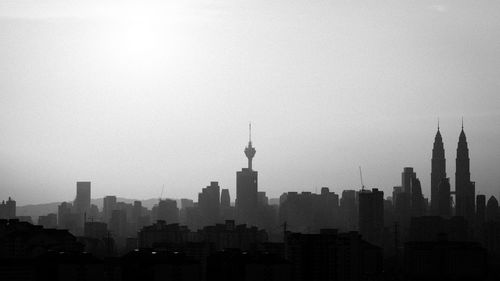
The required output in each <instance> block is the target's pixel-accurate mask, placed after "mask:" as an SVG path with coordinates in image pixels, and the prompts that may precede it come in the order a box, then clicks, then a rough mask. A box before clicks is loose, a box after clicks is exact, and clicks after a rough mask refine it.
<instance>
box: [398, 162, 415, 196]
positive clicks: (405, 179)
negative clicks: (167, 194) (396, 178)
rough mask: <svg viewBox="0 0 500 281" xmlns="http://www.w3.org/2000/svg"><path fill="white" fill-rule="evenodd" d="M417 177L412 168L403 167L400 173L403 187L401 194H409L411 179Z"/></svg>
mask: <svg viewBox="0 0 500 281" xmlns="http://www.w3.org/2000/svg"><path fill="white" fill-rule="evenodd" d="M416 177H417V174H416V173H415V172H414V171H413V168H412V167H405V168H404V169H403V172H402V173H401V186H402V187H403V192H406V193H411V184H412V182H413V179H415V178H416Z"/></svg>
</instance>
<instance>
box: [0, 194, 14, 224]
mask: <svg viewBox="0 0 500 281" xmlns="http://www.w3.org/2000/svg"><path fill="white" fill-rule="evenodd" d="M14 218H16V201H14V200H12V199H11V198H10V197H9V199H8V200H7V202H5V201H2V203H0V219H14Z"/></svg>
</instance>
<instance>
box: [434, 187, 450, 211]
mask: <svg viewBox="0 0 500 281" xmlns="http://www.w3.org/2000/svg"><path fill="white" fill-rule="evenodd" d="M438 198H439V202H438V213H437V214H438V215H439V216H442V217H450V216H451V191H450V179H449V178H443V179H442V180H441V182H440V183H439V186H438Z"/></svg>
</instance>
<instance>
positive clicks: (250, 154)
mask: <svg viewBox="0 0 500 281" xmlns="http://www.w3.org/2000/svg"><path fill="white" fill-rule="evenodd" d="M461 122H462V123H461V133H460V136H459V142H462V141H466V140H465V135H464V131H465V129H464V125H463V118H462V121H461ZM251 135H252V131H251V123H250V124H249V133H248V145H247V147H245V150H244V154H245V155H246V158H247V161H248V164H247V166H248V169H250V171H251V170H252V168H251V167H252V160H253V158H254V156H255V154H256V152H255V151H256V150H255V148H254V147H253V146H252V137H251ZM435 141H438V142H439V141H440V142H441V145H443V143H442V136H441V126H440V123H439V120H438V124H437V131H436V136H435ZM434 145H436V142H435V143H434ZM459 145H460V144H459ZM443 146H446V144H444V145H443ZM465 146H466V149H467V143H466V144H465ZM438 147H439V144H438ZM442 148H443V147H441V148H438V149H442ZM434 150H435V148H434V149H432V151H433V152H432V155H434V153H435V152H434ZM457 151H458V150H457ZM438 153H440V154H438V155H441V154H442V153H445V154H444V155H446V152H445V151H443V152H438ZM467 154H468V151H467ZM455 156H457V155H455ZM438 157H441V156H438ZM453 160H454V159H453ZM444 161H445V163H446V159H445V160H444ZM468 161H469V159H468ZM432 163H433V160H432V159H431V161H430V162H429V165H430V166H431V167H432ZM440 165H442V164H440ZM467 165H469V164H467ZM444 166H448V170H447V168H446V167H444V170H445V171H446V173H447V174H448V175H451V174H453V175H454V174H455V173H454V170H453V171H449V169H450V168H451V169H454V168H456V166H455V165H444ZM450 166H451V167H450ZM406 167H407V166H404V167H403V168H405V169H406ZM359 168H360V169H361V167H359ZM412 168H413V167H412ZM245 169H247V168H243V170H245ZM248 169H247V170H248ZM467 169H468V168H467ZM431 170H432V169H431ZM254 172H255V173H256V171H255V170H254ZM412 172H413V170H412ZM238 173H240V172H238ZM445 176H446V174H445ZM418 177H419V178H425V176H422V175H421V174H420V173H419V174H418ZM469 177H471V176H470V175H469ZM439 178H440V179H442V178H443V177H439ZM452 178H453V177H450V180H449V182H450V183H451V191H452V192H455V191H456V189H455V188H456V187H455V181H453V180H452ZM472 179H473V180H472V182H473V183H475V180H474V178H472ZM468 180H470V179H468ZM211 181H214V180H211ZM439 181H440V180H439ZM78 182H81V180H78ZM215 182H217V183H219V182H218V181H217V180H215ZM438 183H439V182H438ZM400 185H401V183H399V182H398V183H395V184H394V185H393V186H392V187H389V188H388V187H380V186H371V185H370V186H366V188H377V189H380V190H382V191H385V192H386V194H390V193H391V190H392V188H393V187H394V186H400ZM325 186H326V187H329V188H330V189H331V190H332V191H333V192H337V194H341V193H342V191H343V190H361V188H362V186H361V183H360V184H359V186H357V187H356V186H355V187H338V188H335V187H332V186H331V185H323V186H321V187H315V188H314V190H310V189H300V188H297V189H290V190H285V191H283V192H282V193H281V194H278V195H276V196H270V197H272V198H278V197H279V196H280V195H282V194H283V193H286V192H289V191H299V190H300V191H310V192H314V193H317V192H318V189H320V188H322V187H325ZM424 186H425V184H424ZM221 188H222V187H221ZM223 188H224V189H228V190H229V192H230V194H231V196H234V197H232V198H235V197H236V194H237V190H236V185H235V186H234V188H231V187H229V188H228V187H227V186H225V187H223ZM261 190H262V191H264V192H268V191H267V190H265V189H264V190H263V189H261ZM164 192H165V186H164V185H163V186H162V190H161V194H160V196H159V197H158V198H160V199H161V198H172V199H177V200H180V199H182V198H188V199H196V196H194V197H192V198H190V197H185V196H184V197H168V196H163V195H164ZM475 193H476V194H478V195H479V194H483V195H486V196H487V198H489V197H490V196H494V197H500V196H497V195H496V194H493V193H492V194H487V193H484V192H482V191H481V190H477V189H476V190H475ZM422 194H423V195H424V197H425V198H427V199H428V200H429V202H431V198H432V196H431V184H430V183H429V185H428V188H423V189H422ZM109 195H113V196H115V195H116V196H121V194H107V195H104V196H102V197H103V198H104V197H105V196H109ZM268 195H269V193H268ZM255 196H256V195H255ZM473 197H474V196H473ZM93 198H95V199H97V197H93ZM152 198H154V197H152ZM152 198H128V199H137V200H150V199H152ZM21 200H22V198H21ZM72 200H73V199H70V200H62V201H72ZM75 200H76V199H75ZM51 202H53V201H51ZM51 202H34V203H33V204H35V205H36V204H40V203H51ZM232 202H233V203H234V202H235V201H234V200H233V201H232ZM455 203H456V202H455ZM26 205H30V204H26ZM429 207H430V208H431V209H432V206H431V205H430V206H429ZM431 212H434V211H431Z"/></svg>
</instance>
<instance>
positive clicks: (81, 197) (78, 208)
mask: <svg viewBox="0 0 500 281" xmlns="http://www.w3.org/2000/svg"><path fill="white" fill-rule="evenodd" d="M73 205H74V207H75V213H77V214H82V215H84V214H86V213H88V212H89V210H90V182H88V181H79V182H77V183H76V198H75V201H74V202H73Z"/></svg>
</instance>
